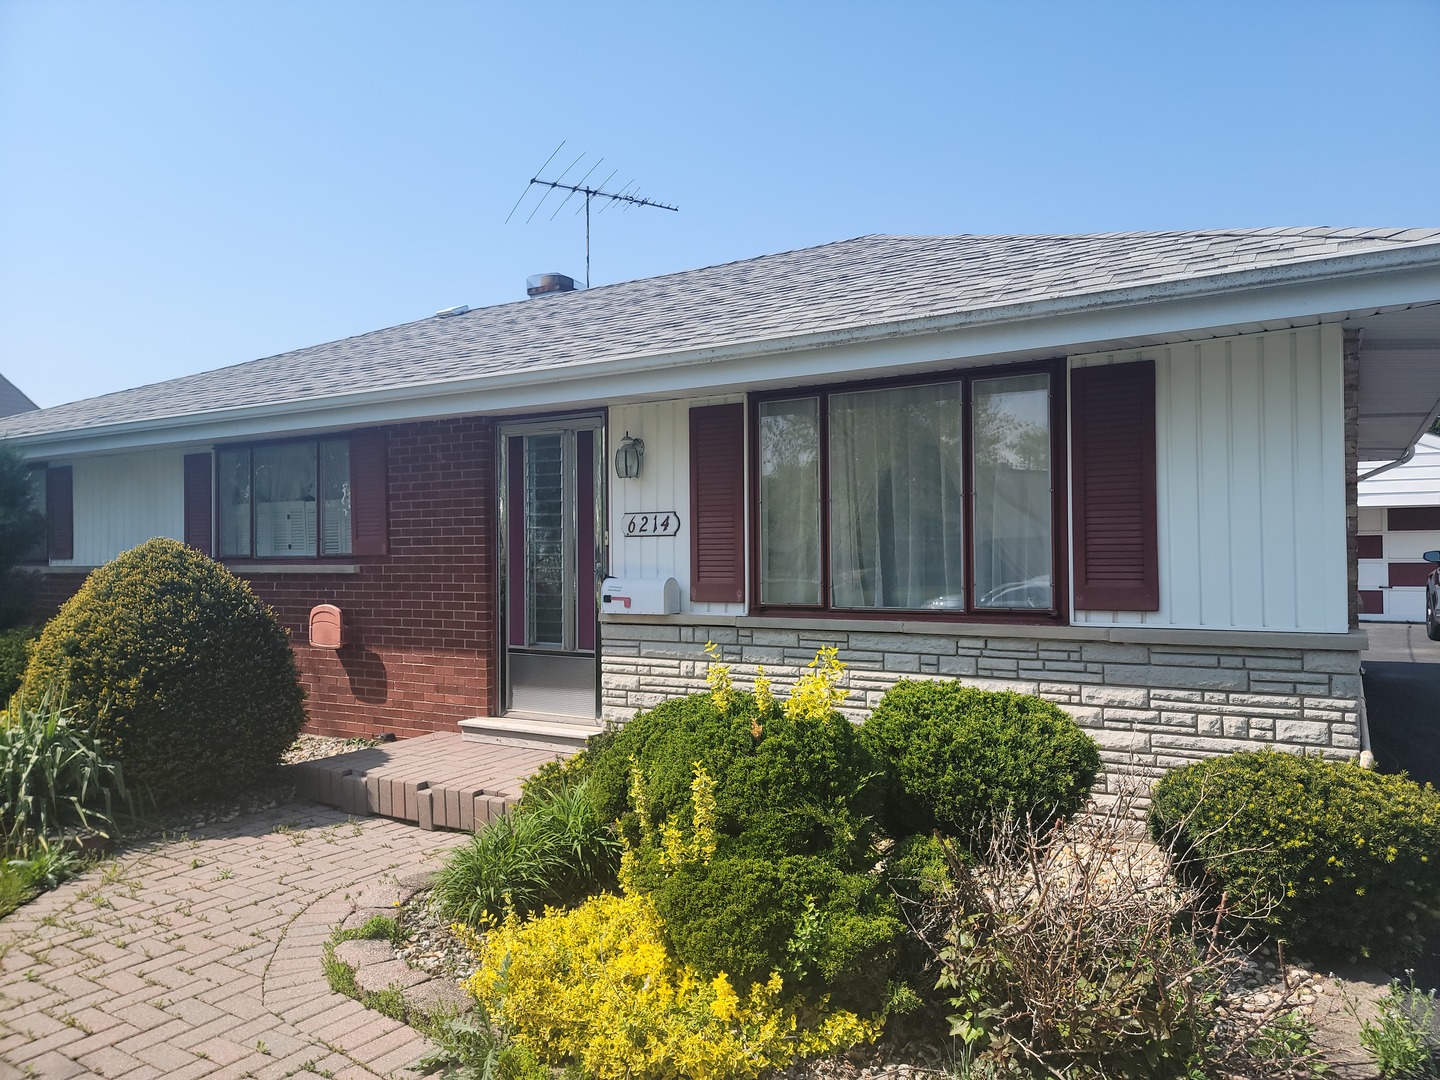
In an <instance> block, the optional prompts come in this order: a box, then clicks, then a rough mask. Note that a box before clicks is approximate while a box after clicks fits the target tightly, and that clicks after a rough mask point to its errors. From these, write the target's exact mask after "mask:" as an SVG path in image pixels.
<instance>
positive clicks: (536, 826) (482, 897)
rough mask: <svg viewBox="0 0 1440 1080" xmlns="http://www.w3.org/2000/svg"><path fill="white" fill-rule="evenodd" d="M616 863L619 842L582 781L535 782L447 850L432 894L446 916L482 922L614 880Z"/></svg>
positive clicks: (569, 898) (565, 900) (567, 899)
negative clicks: (509, 807) (515, 801)
mask: <svg viewBox="0 0 1440 1080" xmlns="http://www.w3.org/2000/svg"><path fill="white" fill-rule="evenodd" d="M619 863H620V844H619V841H617V840H616V839H615V837H614V836H613V835H612V834H611V832H610V829H609V826H608V824H607V823H606V822H605V820H604V819H602V818H601V817H600V815H599V813H598V812H597V811H596V809H595V804H594V803H593V802H592V801H591V800H590V798H589V795H588V792H587V790H586V787H585V785H584V783H583V782H582V783H581V784H579V785H576V786H568V785H558V786H553V787H545V788H536V789H532V790H531V791H529V792H527V794H526V796H525V798H524V800H522V802H521V803H520V804H519V805H518V806H516V807H514V808H513V809H512V810H511V811H510V813H508V814H506V815H505V816H504V817H501V818H497V819H496V820H494V821H492V822H490V824H488V825H486V826H485V827H484V828H483V829H481V830H480V831H479V832H477V833H476V834H475V836H474V838H473V839H471V841H470V842H469V843H468V844H465V845H463V846H461V847H458V848H456V849H455V850H454V851H452V852H451V853H450V855H449V857H448V858H447V859H446V860H445V865H444V866H443V867H442V868H441V870H440V873H439V874H438V875H437V877H436V879H435V885H434V887H433V890H432V893H431V895H432V897H433V903H434V904H435V907H436V910H438V911H439V912H440V913H441V914H442V915H444V916H445V917H446V918H447V919H452V920H458V921H460V922H464V923H467V924H469V925H471V926H480V925H483V924H484V922H485V920H486V919H487V918H500V917H502V916H504V915H505V914H506V913H507V911H514V912H516V913H519V914H522V915H526V914H531V913H533V912H536V911H539V910H541V909H542V908H545V907H547V906H552V905H563V904H569V903H573V902H575V901H576V900H579V899H580V898H581V897H583V896H585V895H586V894H587V893H591V892H595V891H598V890H599V889H601V888H604V887H607V886H611V885H613V884H614V882H615V872H616V870H617V868H618V866H619Z"/></svg>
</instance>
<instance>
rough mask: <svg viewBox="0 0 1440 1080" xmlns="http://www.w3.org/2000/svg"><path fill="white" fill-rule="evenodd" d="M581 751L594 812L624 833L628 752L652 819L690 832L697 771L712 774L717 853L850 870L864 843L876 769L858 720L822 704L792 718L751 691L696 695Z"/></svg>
mask: <svg viewBox="0 0 1440 1080" xmlns="http://www.w3.org/2000/svg"><path fill="white" fill-rule="evenodd" d="M586 756H587V758H588V759H589V761H588V769H589V771H590V772H591V773H592V775H593V782H594V784H595V788H596V792H595V797H596V802H597V805H598V806H599V807H600V811H601V813H602V814H603V815H604V816H605V817H606V818H607V819H610V820H615V819H620V820H622V821H623V822H625V824H626V827H627V828H633V816H634V814H635V811H636V809H637V808H636V807H635V805H634V803H633V799H632V797H631V768H632V766H631V761H632V759H633V761H634V763H635V766H636V767H638V768H639V770H640V772H641V774H642V775H643V777H644V783H645V797H646V799H647V801H648V812H649V814H650V816H651V818H652V819H653V821H654V823H655V824H656V825H657V826H661V825H663V824H665V823H666V822H671V823H673V824H675V825H676V826H678V827H679V828H681V829H682V830H688V829H690V828H692V826H693V821H692V808H691V801H690V784H691V781H692V779H693V777H694V769H695V766H696V765H699V766H700V767H701V768H702V769H704V770H705V772H706V773H707V774H708V775H710V776H711V777H713V778H714V779H715V783H716V823H715V824H716V832H717V834H718V835H717V848H716V850H717V852H718V853H720V854H722V855H747V856H754V857H758V858H780V857H782V856H785V855H824V856H826V857H827V858H830V859H832V860H833V861H835V862H836V864H837V865H839V866H842V867H845V868H847V869H849V868H855V867H858V866H859V865H860V864H861V862H863V859H864V856H865V853H866V851H867V850H868V848H869V846H870V841H871V839H872V834H873V824H872V822H873V819H874V818H875V816H876V813H877V811H878V809H879V800H878V792H877V790H876V786H875V783H874V780H873V772H874V767H873V765H872V764H871V762H870V759H869V756H868V755H867V754H866V753H865V749H864V747H862V746H861V745H860V742H859V739H858V737H857V731H856V728H855V725H853V724H852V723H850V721H848V720H846V719H845V718H844V717H843V716H841V715H840V714H839V713H836V712H834V711H832V710H829V709H826V710H825V711H824V712H823V713H822V714H821V715H819V716H814V717H809V716H807V717H801V718H797V717H794V716H791V715H789V714H788V713H787V712H786V711H785V709H784V708H782V707H781V706H780V705H779V704H778V703H776V702H774V701H771V702H768V703H762V702H760V701H757V699H756V697H755V695H752V694H746V693H740V692H738V691H737V692H733V693H731V694H730V696H729V700H728V702H727V704H726V705H725V707H723V708H722V707H721V706H719V705H717V703H716V701H715V700H714V695H712V694H695V695H692V696H690V697H686V698H678V699H674V700H671V701H666V702H662V703H661V704H660V705H657V706H656V707H655V708H654V709H651V710H650V711H649V712H645V713H641V714H640V715H639V716H637V717H636V718H635V719H634V720H632V721H630V722H629V723H628V724H626V725H625V727H624V728H622V729H620V731H619V732H617V733H616V735H615V737H614V739H613V740H611V741H610V742H609V743H608V744H607V745H605V746H604V747H602V748H599V749H592V750H589V751H587V752H586ZM632 835H633V834H632Z"/></svg>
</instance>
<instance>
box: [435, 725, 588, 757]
mask: <svg viewBox="0 0 1440 1080" xmlns="http://www.w3.org/2000/svg"><path fill="white" fill-rule="evenodd" d="M600 731H601V727H600V724H599V722H598V721H594V722H590V723H586V722H585V721H583V720H580V721H576V720H571V719H568V718H567V719H563V720H561V719H556V720H549V719H539V718H535V717H517V716H476V717H472V718H471V719H469V720H461V721H460V738H461V739H463V740H464V741H466V742H480V743H494V744H496V745H499V746H523V747H528V748H530V749H532V750H552V751H554V752H555V753H557V754H573V753H574V752H575V751H577V750H583V749H585V744H586V743H587V742H589V741H590V737H591V736H592V735H598V734H599V733H600Z"/></svg>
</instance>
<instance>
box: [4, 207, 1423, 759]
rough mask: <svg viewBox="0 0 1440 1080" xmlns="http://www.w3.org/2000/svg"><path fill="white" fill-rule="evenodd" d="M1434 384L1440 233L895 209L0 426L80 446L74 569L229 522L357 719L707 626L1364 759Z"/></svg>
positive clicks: (662, 665) (204, 541)
mask: <svg viewBox="0 0 1440 1080" xmlns="http://www.w3.org/2000/svg"><path fill="white" fill-rule="evenodd" d="M1437 402H1440V230H1433V229H1411V230H1398V229H1383V230H1375V229H1330V228H1293V229H1250V230H1245V229H1242V230H1230V231H1213V232H1167V233H1113V234H1103V235H1088V236H990V237H986V236H958V237H891V236H869V237H862V238H859V239H856V240H849V241H844V242H840V243H835V244H829V245H825V246H822V247H818V248H812V249H808V250H802V251H794V252H788V253H784V254H777V255H768V256H764V257H761V258H756V259H750V260H746V261H742V262H737V263H730V264H727V265H723V266H714V267H708V268H705V269H700V270H693V271H688V272H684V273H678V274H670V275H666V276H663V277H658V278H653V279H649V280H642V281H631V282H624V283H621V284H617V285H608V286H604V287H601V288H596V289H591V290H588V291H583V292H561V293H558V294H552V295H546V296H542V297H537V298H535V299H532V300H526V301H521V302H518V303H513V304H505V305H500V306H497V307H492V308H486V309H483V310H476V311H460V312H456V313H446V314H444V315H440V316H437V317H433V318H427V319H422V320H420V321H418V322H414V323H409V324H406V325H403V326H397V327H392V328H390V329H386V330H379V331H376V332H374V333H370V334H364V335H361V336H358V337H354V338H349V339H347V340H344V341H337V342H332V343H329V344H325V345H319V346H316V347H314V348H308V349H301V350H298V351H296V352H292V353H286V354H283V355H280V356H275V357H271V358H268V359H264V360H257V361H254V362H253V363H249V364H242V365H239V366H236V367H230V368H225V369H222V370H219V371H214V372H210V373H207V374H202V375H195V376H191V377H187V378H183V379H176V380H172V381H170V382H166V383H161V384H158V385H156V386H150V387H142V388H139V389H136V390H130V391H126V392H123V393H118V394H111V395H107V396H106V397H103V398H97V399H94V400H91V401H84V402H76V403H73V404H69V405H64V406H60V407H57V408H54V409H46V410H42V411H40V412H36V413H30V414H28V415H25V416H21V417H15V418H11V419H9V420H4V421H0V437H8V438H9V439H10V440H12V441H13V442H14V443H15V444H17V445H18V446H19V447H20V448H21V450H22V451H23V452H24V453H25V454H26V455H27V457H28V458H29V459H30V460H32V461H34V462H37V463H41V462H43V463H44V464H45V465H46V473H47V503H48V505H49V508H50V514H51V538H50V552H49V555H50V557H49V561H48V565H46V566H44V567H42V568H40V572H41V573H43V574H44V575H45V578H46V580H47V581H48V582H49V583H50V584H51V589H50V592H49V596H50V600H51V602H58V601H59V600H60V599H61V598H63V596H64V595H67V594H68V593H69V592H70V591H72V590H73V589H74V588H75V586H76V585H78V582H79V580H80V579H79V574H80V573H81V572H83V570H84V569H85V568H86V567H89V566H93V565H95V564H98V563H101V562H103V561H105V560H107V559H109V558H111V557H113V556H114V555H115V554H117V553H118V552H120V551H121V550H123V549H125V548H128V547H129V546H131V545H133V544H136V543H139V542H141V541H143V540H145V539H146V538H148V537H150V536H153V535H157V534H161V535H167V536H173V537H177V538H183V539H184V540H186V541H187V542H189V543H191V544H193V545H194V546H196V547H198V548H200V549H202V550H205V551H209V552H213V553H214V554H215V555H216V556H217V557H218V558H220V559H222V560H224V561H225V562H226V563H227V564H228V565H230V566H231V567H232V568H233V569H234V570H235V571H236V572H237V573H239V574H241V575H243V576H244V577H246V578H247V579H248V580H249V581H250V582H251V583H252V585H253V586H254V588H255V589H256V590H257V592H259V594H260V595H261V596H262V597H264V598H265V599H266V600H267V601H269V602H270V603H271V604H272V605H274V607H275V608H276V610H277V612H278V613H279V615H280V618H281V619H282V620H283V622H284V623H285V624H286V625H287V626H288V627H289V628H290V629H291V631H292V632H293V634H294V640H295V651H296V654H297V657H298V659H299V663H300V666H301V669H302V672H303V674H304V678H305V682H306V685H307V687H308V689H309V695H310V697H309V702H310V712H311V718H312V720H311V722H312V724H313V726H314V729H315V730H317V731H320V732H324V733H329V734H370V733H374V732H377V731H387V730H388V731H394V732H397V733H401V734H414V733H419V732H424V731H429V730H434V729H440V728H451V729H453V728H454V726H455V725H456V724H457V723H461V722H466V723H467V724H468V723H469V721H470V720H471V718H485V719H484V720H483V721H481V722H477V723H475V724H472V725H470V726H471V727H472V728H484V729H485V730H486V731H488V732H489V733H490V735H491V737H496V738H512V739H536V738H544V737H546V736H547V735H551V734H555V733H565V732H569V731H575V730H578V731H581V732H583V731H589V730H593V729H594V726H595V725H596V723H597V722H599V721H600V720H602V719H611V720H624V719H626V718H628V717H629V716H631V715H633V713H634V712H635V710H637V709H639V708H643V707H646V706H649V705H652V704H654V703H655V702H657V701H659V700H660V699H662V698H664V697H666V696H669V695H676V694H683V693H687V692H691V691H695V690H697V689H702V688H703V687H704V686H705V681H704V675H705V657H704V654H703V650H704V648H705V644H706V642H707V641H713V642H716V643H718V644H719V646H720V647H721V648H722V650H723V651H724V654H725V655H726V657H727V658H729V659H730V660H731V661H732V662H734V663H735V664H736V673H737V677H742V676H744V675H745V674H746V673H747V672H748V671H749V670H750V665H754V664H764V665H765V667H766V672H767V674H768V675H770V676H771V677H772V678H775V679H777V681H779V682H782V683H783V682H784V681H785V680H786V679H789V678H793V677H794V676H795V675H796V674H797V673H798V671H800V670H802V669H803V666H804V664H805V663H806V662H807V661H808V660H809V659H810V658H811V656H812V655H813V653H814V651H815V649H816V647H817V646H820V645H826V644H833V645H836V646H838V647H839V648H840V651H841V657H842V659H843V660H845V661H846V662H847V663H848V664H849V665H850V667H849V673H848V678H849V687H850V689H851V691H852V695H851V698H850V700H849V701H848V702H847V706H849V707H851V708H853V709H854V710H855V714H856V715H857V716H858V715H861V714H863V712H864V710H865V709H866V708H868V707H869V706H873V705H874V704H875V702H876V701H877V700H878V699H879V696H880V695H881V694H882V693H883V691H884V690H885V688H886V687H887V686H889V685H890V684H892V683H893V682H894V681H895V680H896V679H899V678H902V677H913V676H919V677H927V676H938V677H958V678H962V679H965V680H968V681H971V682H974V683H976V684H978V685H983V686H988V687H996V688H1005V689H1014V690H1022V691H1032V692H1038V693H1040V694H1043V695H1045V696H1046V697H1048V698H1051V699H1053V700H1055V701H1057V702H1058V703H1060V704H1061V705H1062V706H1064V707H1065V708H1066V709H1067V710H1069V711H1070V712H1071V713H1072V714H1073V715H1075V716H1076V717H1077V718H1078V720H1079V721H1080V722H1081V723H1082V724H1084V725H1085V726H1086V727H1087V728H1089V729H1090V730H1091V731H1092V733H1093V734H1094V735H1095V737H1096V739H1097V740H1098V741H1099V742H1100V744H1101V746H1102V748H1103V751H1104V754H1105V757H1106V760H1107V761H1108V762H1110V763H1111V765H1112V766H1116V767H1119V768H1121V769H1122V770H1134V771H1136V772H1139V773H1141V774H1142V775H1143V774H1148V773H1152V772H1153V771H1154V770H1157V769H1160V768H1164V767H1166V766H1169V765H1172V764H1175V763H1178V762H1183V761H1186V760H1191V759H1193V758H1195V757H1197V756H1202V755H1205V754H1211V753H1221V752H1227V751H1230V750H1236V749H1242V748H1252V747H1257V746H1281V747H1285V748H1289V749H1306V750H1317V751H1321V752H1324V753H1326V754H1329V755H1332V756H1338V757H1348V756H1354V755H1356V754H1358V752H1359V751H1360V749H1361V747H1362V744H1363V741H1364V738H1365V735H1364V712H1363V692H1362V689H1361V682H1360V675H1359V667H1360V664H1359V656H1360V651H1361V649H1362V648H1363V646H1364V640H1365V639H1364V635H1363V634H1362V633H1359V632H1358V631H1357V629H1356V627H1357V621H1356V615H1357V612H1356V597H1357V578H1356V574H1357V570H1358V562H1357V557H1356V549H1355V545H1356V540H1357V531H1356V528H1355V525H1356V513H1357V507H1356V495H1355V486H1354V483H1355V476H1356V466H1357V462H1358V461H1359V460H1361V459H1362V458H1363V459H1366V460H1370V459H1380V460H1389V459H1394V458H1398V457H1399V456H1400V455H1402V454H1403V453H1404V452H1405V451H1406V450H1407V449H1408V448H1409V447H1410V446H1411V445H1412V444H1413V443H1414V441H1415V439H1416V438H1417V436H1418V434H1419V433H1420V432H1421V431H1422V430H1424V429H1425V428H1426V427H1427V426H1428V424H1429V423H1430V420H1431V418H1432V417H1433V415H1434V410H1435V406H1436V403H1437ZM636 440H638V441H639V442H636ZM639 443H643V454H639V453H638V451H639ZM617 454H618V455H620V456H621V457H623V458H625V459H627V460H626V461H625V462H624V464H625V468H624V469H623V470H622V471H623V472H634V471H635V470H634V462H635V459H636V458H637V457H638V460H639V465H638V475H634V476H629V477H624V478H622V477H619V476H617V468H616V465H617V461H616V459H617ZM607 577H609V578H613V579H615V580H613V581H610V582H605V581H604V579H606V578H607ZM669 579H673V580H674V585H675V586H678V589H677V588H675V587H674V586H671V587H668V588H667V582H668V581H669ZM320 604H331V605H334V606H336V607H338V608H339V609H340V613H341V619H342V620H343V623H344V633H345V635H346V638H345V640H346V644H344V645H343V646H342V647H341V648H339V649H327V648H320V647H316V646H314V645H312V644H309V643H307V630H306V620H307V616H308V614H309V613H310V611H311V609H312V608H313V607H315V606H316V605H320Z"/></svg>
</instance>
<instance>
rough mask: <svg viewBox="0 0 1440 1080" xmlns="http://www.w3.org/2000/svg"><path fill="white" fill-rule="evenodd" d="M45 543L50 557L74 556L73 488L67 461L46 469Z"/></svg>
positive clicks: (72, 477)
mask: <svg viewBox="0 0 1440 1080" xmlns="http://www.w3.org/2000/svg"><path fill="white" fill-rule="evenodd" d="M45 521H46V528H47V534H46V535H47V539H46V546H47V547H48V548H49V551H50V558H51V559H73V558H74V557H75V488H74V476H73V474H72V473H71V471H70V466H69V465H52V466H50V468H48V469H46V470H45Z"/></svg>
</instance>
